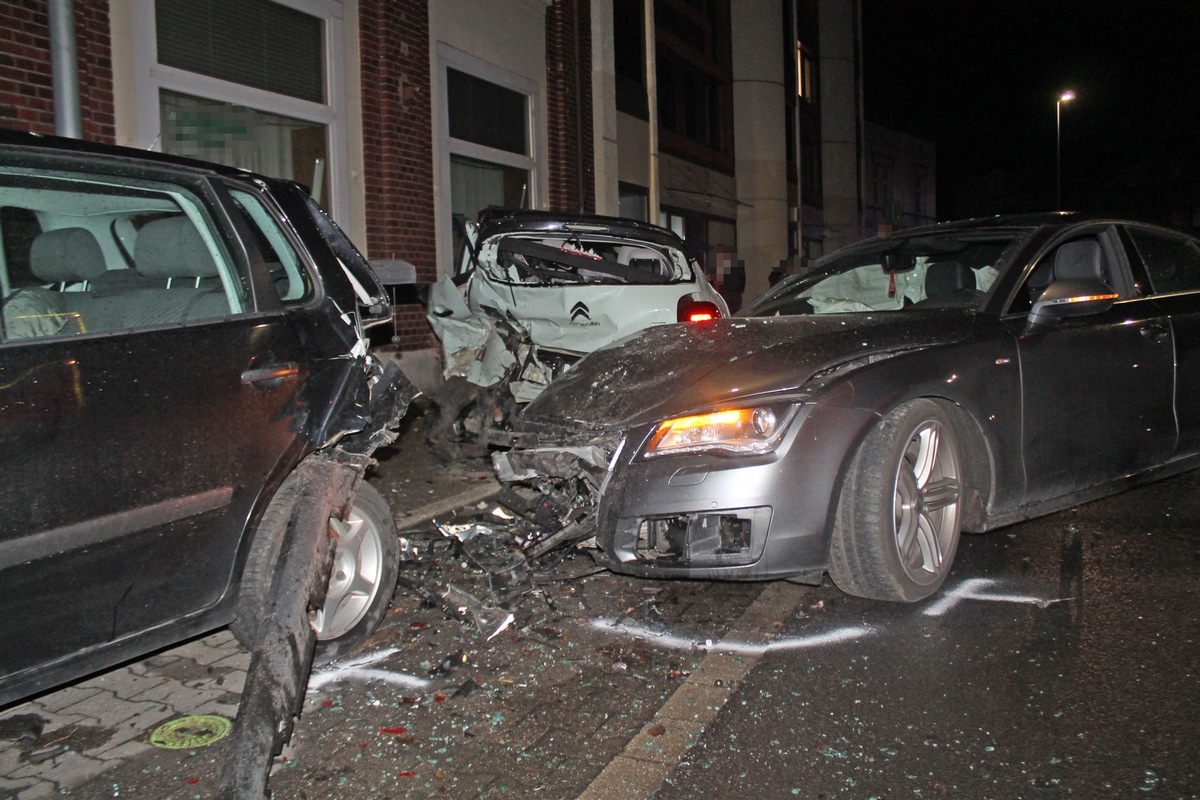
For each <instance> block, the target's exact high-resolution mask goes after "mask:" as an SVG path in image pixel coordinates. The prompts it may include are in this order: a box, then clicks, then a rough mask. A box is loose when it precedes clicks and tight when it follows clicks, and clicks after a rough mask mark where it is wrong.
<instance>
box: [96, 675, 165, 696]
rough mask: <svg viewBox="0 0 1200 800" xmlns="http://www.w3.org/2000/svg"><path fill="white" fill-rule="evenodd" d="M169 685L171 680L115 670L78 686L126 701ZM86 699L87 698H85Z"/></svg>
mask: <svg viewBox="0 0 1200 800" xmlns="http://www.w3.org/2000/svg"><path fill="white" fill-rule="evenodd" d="M167 683H169V679H167V678H165V677H158V676H147V675H139V674H138V673H136V672H133V671H132V670H129V669H114V670H111V671H109V672H105V673H102V674H100V675H96V676H95V677H92V678H88V679H87V680H86V681H83V682H82V683H80V684H78V686H79V688H81V689H85V690H86V689H97V690H105V691H109V692H112V693H113V694H114V695H116V696H117V697H119V698H121V699H124V700H132V699H134V698H135V697H137V695H139V694H142V693H143V692H147V691H150V690H151V689H154V688H156V687H159V686H162V685H164V684H167ZM85 699H86V698H85Z"/></svg>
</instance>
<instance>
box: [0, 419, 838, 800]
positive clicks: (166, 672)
mask: <svg viewBox="0 0 1200 800" xmlns="http://www.w3.org/2000/svg"><path fill="white" fill-rule="evenodd" d="M418 427H419V419H418V420H416V421H413V422H410V428H418ZM381 456H382V457H381V463H380V465H379V467H378V468H377V469H376V470H375V471H374V472H373V474H372V475H371V476H370V480H371V481H372V482H373V483H374V484H375V485H376V486H377V487H378V488H379V489H381V491H383V493H384V495H385V496H387V497H389V499H390V501H391V503H392V506H393V510H394V511H395V513H396V515H397V518H398V523H399V525H400V527H401V535H402V536H404V537H405V538H406V539H407V540H408V542H409V546H410V547H411V549H412V551H413V552H414V558H413V559H412V560H410V561H408V562H407V563H406V564H405V565H404V567H403V569H402V570H401V587H400V589H399V591H397V594H396V597H395V598H394V600H393V602H392V606H391V610H390V613H389V615H388V617H387V619H386V620H385V622H384V624H383V625H382V626H381V627H380V629H379V631H378V632H377V633H376V634H375V636H374V637H373V638H372V639H371V641H370V642H368V644H367V645H366V646H365V647H364V648H362V649H361V650H360V651H359V652H358V653H356V654H354V655H352V656H351V657H350V658H348V659H344V660H342V661H340V662H335V663H334V664H331V665H327V666H326V667H323V668H320V669H318V670H317V671H316V672H314V675H313V677H312V679H311V680H310V683H309V691H308V694H307V696H306V702H305V707H304V712H303V714H302V716H301V717H300V719H299V721H298V723H297V725H296V728H295V733H294V736H293V738H292V741H291V742H290V743H289V746H288V747H287V748H286V749H285V752H284V754H283V756H282V757H280V758H279V759H277V761H276V765H275V767H274V770H273V775H272V778H271V782H270V790H271V792H272V797H275V798H317V797H322V798H351V797H353V798H406V797H431V796H446V797H460V798H505V797H545V798H575V797H589V798H590V797H595V798H618V797H630V798H633V797H649V796H652V795H653V793H654V791H655V790H656V789H657V787H658V786H659V785H660V784H661V782H662V780H663V779H665V777H666V776H667V775H669V774H670V771H671V770H673V769H674V765H675V764H676V763H677V761H678V759H679V756H680V755H681V754H682V752H683V751H684V750H685V749H686V748H687V747H688V746H689V745H690V744H691V743H692V742H693V741H694V740H695V737H696V736H698V735H699V733H700V731H701V730H702V729H703V727H704V726H705V725H706V724H707V722H708V721H710V720H711V719H712V718H713V716H715V714H716V712H717V711H718V710H719V708H720V707H721V705H722V704H723V703H724V701H725V699H726V698H727V697H728V696H729V694H730V692H731V691H732V690H733V689H734V688H735V687H736V685H737V684H738V682H739V681H740V680H741V678H742V676H744V675H745V674H746V671H747V670H748V669H749V668H750V667H751V666H752V665H753V663H754V660H755V659H754V657H753V656H751V655H744V654H741V655H739V654H738V653H736V652H721V651H720V650H719V648H713V647H712V645H713V643H714V642H718V641H719V640H720V639H721V638H722V637H724V636H726V635H730V632H731V631H733V632H734V635H736V637H737V638H738V639H739V640H753V639H760V640H765V639H769V638H770V637H772V636H773V635H775V633H776V632H777V631H778V630H779V629H780V628H781V626H782V625H783V624H784V622H785V620H786V619H787V618H788V617H789V616H790V614H791V613H792V612H793V610H794V609H795V608H796V607H797V606H802V605H804V604H806V603H808V604H818V603H819V593H818V592H819V590H812V589H802V588H800V587H796V586H791V585H789V584H775V585H772V586H771V587H769V588H767V589H766V590H765V591H764V587H763V586H761V585H746V584H714V583H689V582H671V583H666V582H654V581H644V580H638V579H632V578H624V577H619V576H615V575H612V574H610V573H606V572H597V571H596V570H595V568H594V567H593V566H592V563H591V559H590V558H589V557H588V556H587V555H586V554H582V553H581V554H572V555H570V556H568V557H567V558H565V559H564V560H563V561H562V562H561V563H559V564H558V565H556V566H554V567H553V568H552V569H549V570H548V571H546V572H544V573H541V574H539V575H537V576H536V579H535V582H534V585H533V587H532V588H531V590H530V591H528V592H526V593H525V594H524V595H523V596H522V597H521V599H520V600H519V602H517V603H516V604H515V606H514V608H513V611H514V620H513V622H512V624H511V625H510V626H509V627H507V628H506V629H504V630H503V631H501V632H499V633H498V634H496V635H495V636H494V637H492V638H490V639H489V638H488V637H487V635H486V634H487V633H488V632H489V631H490V630H492V629H491V628H489V629H488V630H485V631H481V630H480V629H479V628H478V627H477V626H476V625H474V624H472V623H471V621H469V615H467V616H468V619H467V620H460V619H457V618H454V617H452V616H450V615H448V614H447V612H446V611H445V610H444V609H443V608H442V607H441V606H440V605H438V604H436V603H435V602H433V600H435V599H436V598H437V597H438V596H439V595H441V594H442V593H443V592H444V591H445V590H446V588H447V586H449V585H451V584H453V585H454V586H456V587H458V589H460V590H462V591H465V592H467V593H469V594H471V595H473V596H474V597H478V598H482V599H486V598H487V597H488V596H489V589H488V584H487V580H486V576H484V575H483V574H482V573H481V572H479V571H478V570H477V569H475V568H474V567H473V566H472V565H470V564H469V563H468V561H467V559H466V558H465V557H464V556H463V553H462V551H461V545H460V544H459V543H458V542H457V541H455V540H451V539H448V538H446V537H444V536H442V535H441V534H439V533H437V532H436V530H435V529H434V527H433V526H432V524H431V523H430V521H429V519H430V518H431V517H437V518H439V519H444V518H447V517H448V516H449V515H450V514H451V513H452V510H455V509H457V512H458V513H460V514H469V513H473V512H475V511H478V512H480V513H482V512H484V511H486V510H487V503H486V501H487V497H488V495H489V494H490V493H491V492H493V491H494V489H495V483H494V481H493V480H492V478H491V474H490V470H489V469H488V468H487V465H486V464H483V463H480V464H459V465H452V466H450V467H442V466H439V465H435V464H434V463H433V462H432V461H431V460H430V459H429V458H428V456H427V455H426V453H425V451H424V448H423V446H422V444H421V442H420V437H419V435H418V432H417V430H409V431H407V432H406V434H405V435H404V437H403V438H402V439H401V441H400V442H399V443H398V445H397V446H396V447H394V448H391V449H390V450H389V451H388V452H386V453H384V454H381ZM760 594H762V595H763V597H762V599H761V600H759V601H758V602H757V603H756V602H755V600H756V599H757V598H759V595H760ZM810 607H811V608H818V607H819V606H818V605H811V606H810ZM667 633H669V634H671V637H667V636H665V634H667ZM660 639H661V641H660ZM668 640H669V643H670V644H671V645H672V646H670V647H668V646H664V643H665V642H667V641H668ZM248 662H249V655H248V653H246V652H245V651H244V650H242V649H241V648H240V647H239V646H238V645H237V643H236V641H235V640H234V639H233V637H232V636H231V635H230V634H229V633H228V632H226V631H220V632H217V633H214V634H212V635H210V636H207V637H205V638H202V639H198V640H195V641H192V642H190V643H188V644H185V645H183V646H181V647H177V648H174V649H171V650H167V651H164V652H161V653H159V654H157V655H155V656H153V657H151V658H148V659H145V660H143V661H140V662H137V663H134V664H131V665H128V666H125V667H123V668H120V669H116V670H113V671H111V672H108V673H104V674H102V675H98V676H95V677H92V678H90V679H89V680H86V681H83V682H80V683H78V684H75V685H72V686H69V687H66V688H64V689H61V690H59V691H57V692H54V693H51V694H48V695H44V696H42V697H40V698H37V699H35V700H33V701H31V702H28V703H25V704H21V705H18V706H14V707H10V708H7V709H4V710H3V711H0V733H3V735H4V737H5V740H3V741H0V798H12V799H13V800H33V799H34V798H42V797H57V796H73V797H87V798H91V797H96V798H100V797H132V798H205V797H210V796H211V795H212V793H213V791H214V788H215V786H216V776H217V774H218V771H219V766H220V763H221V759H222V755H223V753H222V746H223V745H222V742H221V741H220V740H218V741H216V742H215V743H213V744H211V745H208V746H204V747H185V748H182V749H163V748H161V747H156V746H154V745H152V744H151V743H150V736H151V734H152V733H153V732H154V730H155V729H156V728H157V727H158V726H159V725H160V724H162V723H163V722H165V721H168V720H172V719H176V718H178V717H181V716H187V715H218V716H221V717H226V718H232V717H233V716H234V715H235V713H236V708H237V702H238V697H239V694H238V693H239V691H240V689H241V687H242V683H243V681H244V680H245V670H246V666H247V664H248ZM22 724H27V725H28V729H27V730H24V732H23V733H22Z"/></svg>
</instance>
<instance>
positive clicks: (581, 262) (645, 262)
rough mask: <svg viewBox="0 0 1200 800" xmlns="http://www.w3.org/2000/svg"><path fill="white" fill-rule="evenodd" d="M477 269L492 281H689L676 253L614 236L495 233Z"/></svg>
mask: <svg viewBox="0 0 1200 800" xmlns="http://www.w3.org/2000/svg"><path fill="white" fill-rule="evenodd" d="M479 265H480V268H481V269H482V270H483V271H485V272H486V273H487V275H488V277H489V278H491V279H492V280H493V281H496V282H499V283H505V284H514V285H517V284H519V285H531V286H564V285H578V284H643V285H661V284H669V283H678V282H680V281H688V280H692V271H691V267H690V266H689V264H688V261H687V258H686V257H685V256H684V254H683V253H682V252H680V251H679V250H676V249H675V248H671V247H664V246H661V245H654V244H649V243H645V242H636V241H629V240H628V239H620V238H615V237H604V236H578V235H558V236H554V235H546V234H537V235H528V234H520V235H515V234H514V235H509V236H497V237H493V238H491V239H489V240H488V241H486V242H484V243H483V246H482V247H481V248H480V254H479Z"/></svg>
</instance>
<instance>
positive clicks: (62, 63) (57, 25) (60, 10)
mask: <svg viewBox="0 0 1200 800" xmlns="http://www.w3.org/2000/svg"><path fill="white" fill-rule="evenodd" d="M46 11H47V17H48V19H49V23H50V60H51V70H52V75H53V77H52V84H53V88H54V132H55V133H57V134H58V135H59V136H69V137H71V138H73V139H82V138H83V122H82V120H81V118H80V113H79V66H78V45H77V43H76V41H75V3H74V0H48V2H47V8H46Z"/></svg>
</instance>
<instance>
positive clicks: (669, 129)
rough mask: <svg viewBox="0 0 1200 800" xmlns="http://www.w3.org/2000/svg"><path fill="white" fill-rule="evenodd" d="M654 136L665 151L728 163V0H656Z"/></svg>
mask: <svg viewBox="0 0 1200 800" xmlns="http://www.w3.org/2000/svg"><path fill="white" fill-rule="evenodd" d="M654 14H655V17H654V18H655V23H654V25H655V27H654V35H655V60H656V62H657V74H656V77H657V85H658V92H657V103H658V121H659V139H660V142H661V144H662V147H663V149H664V150H665V151H668V152H671V153H673V154H675V155H679V156H682V157H684V158H688V159H691V160H695V161H697V162H699V163H703V164H707V165H708V166H711V167H714V168H716V169H720V170H724V171H726V172H730V171H732V169H733V119H732V118H733V72H732V66H731V63H732V58H731V50H730V48H731V42H730V29H729V2H728V0H705V1H704V2H697V1H696V0H657V2H655V4H654Z"/></svg>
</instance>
